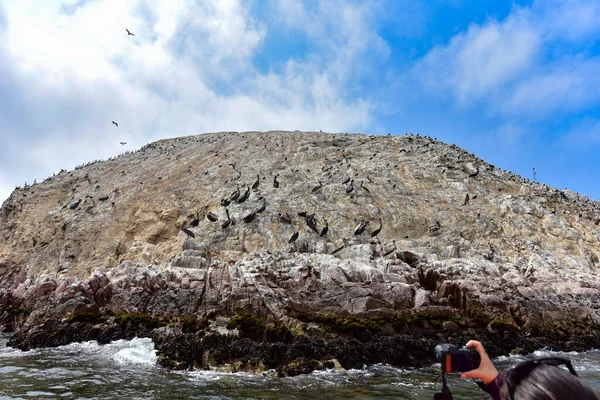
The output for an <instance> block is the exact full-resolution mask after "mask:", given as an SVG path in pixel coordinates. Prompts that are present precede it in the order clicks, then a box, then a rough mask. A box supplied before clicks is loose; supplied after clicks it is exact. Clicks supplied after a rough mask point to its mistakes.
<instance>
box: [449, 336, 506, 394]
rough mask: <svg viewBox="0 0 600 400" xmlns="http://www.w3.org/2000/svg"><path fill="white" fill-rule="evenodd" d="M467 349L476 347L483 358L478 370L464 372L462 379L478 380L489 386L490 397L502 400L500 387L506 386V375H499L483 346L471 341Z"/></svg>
mask: <svg viewBox="0 0 600 400" xmlns="http://www.w3.org/2000/svg"><path fill="white" fill-rule="evenodd" d="M467 347H474V348H475V350H477V353H479V356H480V357H481V363H480V364H479V367H478V368H477V369H473V370H471V371H467V372H463V373H462V374H461V375H460V376H461V378H478V379H481V381H482V382H483V383H485V384H487V385H488V388H489V389H490V396H492V399H494V400H500V387H502V385H503V384H504V375H502V374H499V373H498V370H497V369H496V367H494V364H493V363H492V360H490V357H488V355H487V353H486V352H485V350H484V348H483V345H482V344H481V343H480V342H478V341H477V340H469V342H468V343H467Z"/></svg>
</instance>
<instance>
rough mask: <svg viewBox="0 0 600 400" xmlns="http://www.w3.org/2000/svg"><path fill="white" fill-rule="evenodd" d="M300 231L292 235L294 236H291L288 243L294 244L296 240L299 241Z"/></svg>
mask: <svg viewBox="0 0 600 400" xmlns="http://www.w3.org/2000/svg"><path fill="white" fill-rule="evenodd" d="M298 235H299V233H298V231H295V232H294V233H292V235H291V236H290V238H289V239H288V243H293V242H295V241H296V239H298Z"/></svg>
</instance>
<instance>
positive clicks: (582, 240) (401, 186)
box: [0, 131, 600, 375]
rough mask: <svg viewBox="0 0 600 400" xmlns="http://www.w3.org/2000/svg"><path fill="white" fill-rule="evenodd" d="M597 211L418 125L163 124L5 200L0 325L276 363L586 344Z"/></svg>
mask: <svg viewBox="0 0 600 400" xmlns="http://www.w3.org/2000/svg"><path fill="white" fill-rule="evenodd" d="M256 182H259V184H256ZM274 182H277V184H276V185H275V184H274ZM351 183H354V185H353V190H350V191H349V190H348V187H349V185H350V184H351ZM315 188H317V189H315ZM234 193H237V196H233V194H234ZM467 195H468V196H469V197H468V198H469V201H465V198H466V196H467ZM243 197H245V198H244V199H243V201H240V200H241V199H242V198H243ZM226 210H227V211H228V213H229V216H227V214H226ZM208 213H210V214H208ZM286 213H287V214H289V216H291V223H285V222H284V221H282V220H281V218H280V215H285V214H286ZM207 215H210V219H209V218H206V216H207ZM250 216H251V217H250ZM215 218H217V219H215ZM380 219H381V221H382V226H383V228H382V230H381V232H379V234H377V235H376V237H372V232H373V231H374V230H376V229H377V228H379V226H380V224H379V220H380ZM325 220H326V221H327V222H328V229H327V233H326V234H325V235H323V236H320V232H321V231H322V228H323V227H324V226H325ZM192 221H194V223H193V224H190V222H192ZM225 221H229V223H225ZM366 222H370V224H368V225H367V226H366V228H365V229H364V232H362V233H361V234H359V235H354V232H355V228H356V227H357V226H358V224H359V223H363V224H364V223H366ZM184 223H185V224H184ZM599 223H600V204H599V203H597V202H595V201H593V200H591V199H588V198H586V197H584V196H581V195H578V194H576V193H573V192H570V191H568V190H564V191H563V190H557V189H554V188H551V187H548V186H546V185H542V184H539V183H534V182H530V181H528V180H526V179H522V178H521V177H519V176H517V175H515V174H512V173H510V172H506V171H502V170H500V169H498V168H496V167H494V166H493V165H490V164H489V163H487V162H485V161H483V160H480V159H478V158H477V157H475V156H474V155H472V154H470V153H468V152H466V151H464V150H462V149H460V148H459V147H457V146H455V145H447V144H444V143H441V142H439V141H437V140H435V139H432V138H429V137H421V136H419V135H416V136H415V135H404V136H368V135H359V134H328V133H315V132H279V131H278V132H244V133H237V132H223V133H214V134H202V135H198V136H191V137H181V138H176V139H169V140H161V141H158V142H155V143H151V144H149V145H146V146H144V147H143V148H141V149H140V150H138V151H136V152H130V153H125V154H123V155H120V156H118V157H115V158H113V159H110V160H107V161H101V162H94V163H90V164H87V165H85V166H81V167H78V168H76V169H75V170H73V171H61V173H59V174H58V175H55V176H53V177H50V178H47V179H46V180H45V181H44V182H41V183H37V184H34V185H31V186H27V187H24V188H17V189H16V190H15V191H14V192H13V193H12V194H11V196H10V198H9V199H8V200H6V201H5V202H4V204H3V205H2V208H1V210H0V224H1V225H0V331H15V334H14V335H13V337H12V338H11V344H12V345H14V346H16V347H19V348H22V349H28V348H32V347H39V346H54V345H60V344H66V343H68V342H70V341H77V340H89V339H95V340H99V341H101V342H106V341H110V340H113V339H118V338H122V337H133V336H135V335H142V336H152V337H153V338H154V341H155V344H156V345H157V348H158V350H159V354H160V362H161V364H163V365H166V366H170V367H173V368H188V367H197V368H208V367H218V366H223V365H229V368H231V369H232V370H239V369H244V370H253V371H257V370H261V369H265V368H278V370H279V372H280V373H281V374H283V375H285V374H293V373H302V372H307V371H310V370H312V369H315V368H325V367H328V366H331V365H341V366H342V367H351V366H357V365H362V364H364V363H376V362H389V363H391V364H394V365H406V364H410V363H414V362H417V360H424V359H428V358H430V357H431V356H432V350H433V347H434V346H435V345H436V344H437V343H438V342H440V341H451V342H456V343H458V344H461V345H462V344H464V340H465V339H466V338H469V337H478V338H480V339H481V338H488V339H489V340H490V342H492V343H490V344H489V345H488V344H486V348H490V350H491V352H492V354H494V352H496V353H501V352H507V351H511V350H517V351H519V349H520V351H531V350H533V349H535V348H538V347H541V346H544V345H547V346H552V347H554V348H557V349H563V350H569V349H584V348H589V347H592V346H595V347H598V344H599V342H600V339H598V338H597V335H596V333H597V332H598V329H599V328H600V313H599V311H598V310H599V308H600V297H599V296H598V294H599V288H600V280H599V273H598V267H599V255H600V226H599ZM184 227H185V230H189V231H191V232H192V233H193V237H192V236H191V235H190V234H189V232H188V233H186V232H184V231H183V230H182V228H184ZM294 232H298V238H297V239H296V240H295V241H291V240H290V236H291V235H292V233H294ZM491 248H493V249H494V252H493V255H492V256H490V255H489V254H490V249H491ZM336 249H337V250H338V251H336V252H335V254H331V253H334V251H335V250H336ZM390 349H392V350H393V351H390ZM391 353H393V354H391ZM331 359H335V361H331ZM332 363H333V364H332Z"/></svg>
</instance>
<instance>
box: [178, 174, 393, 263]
mask: <svg viewBox="0 0 600 400" xmlns="http://www.w3.org/2000/svg"><path fill="white" fill-rule="evenodd" d="M278 176H279V175H275V176H274V178H273V188H275V189H277V188H279V181H278V180H277V178H278ZM260 181H261V179H260V175H257V176H256V180H255V181H254V182H253V183H252V185H246V189H245V190H244V192H241V191H240V187H239V186H238V187H237V188H236V190H235V191H234V192H233V193H231V194H230V195H229V196H228V197H225V198H223V199H221V201H220V204H221V206H223V207H225V214H226V215H227V219H226V220H225V221H223V222H222V223H221V229H227V228H228V227H230V226H232V225H235V222H236V221H235V220H234V219H232V218H231V216H230V214H229V209H228V208H226V207H228V206H229V205H230V204H231V203H232V202H236V203H238V204H241V203H244V202H245V201H246V200H248V198H249V197H250V193H251V189H252V191H256V190H258V188H259V185H260ZM351 182H353V181H351ZM344 183H347V182H344ZM322 187H323V184H322V183H321V182H319V185H318V186H315V187H314V188H313V189H312V191H311V192H312V193H316V192H318V191H319V190H320V189H321V188H322ZM365 189H366V187H365ZM353 190H354V187H353V186H352V183H351V186H348V187H347V188H346V193H347V194H350V193H351V192H352V191H353ZM367 190H368V189H367ZM259 200H262V205H261V206H260V207H259V208H257V209H256V210H253V211H251V212H249V213H247V214H246V215H244V216H242V218H241V219H242V221H243V222H244V223H250V222H252V221H254V219H255V217H256V215H257V214H260V213H262V212H263V211H265V210H266V207H267V202H266V200H265V198H264V197H261V198H259ZM297 215H298V217H300V218H302V220H303V221H304V223H305V224H306V226H307V227H308V228H309V229H310V230H311V231H313V232H314V233H315V234H316V235H318V237H320V238H325V237H326V236H327V234H328V232H329V222H328V221H327V220H326V219H325V218H323V222H324V225H323V226H322V227H321V229H319V228H318V226H317V224H318V223H317V218H316V215H315V213H310V214H309V213H308V212H307V211H301V212H298V213H297ZM278 216H279V221H280V222H281V223H284V224H288V225H291V226H293V225H294V222H293V218H292V216H290V214H289V213H288V212H285V213H278ZM205 217H206V219H207V220H208V221H210V222H211V223H215V222H218V221H219V217H218V216H217V215H216V214H214V213H213V212H208V213H206V215H205ZM200 221H201V216H200V214H199V211H197V212H196V216H195V218H193V219H192V221H191V222H190V223H189V226H190V227H197V226H198V225H199V224H200ZM369 224H370V221H365V220H361V221H360V223H359V224H358V225H357V226H356V227H355V228H354V231H353V234H354V236H360V235H362V234H363V233H364V232H365V231H366V229H367V227H368V226H369ZM382 229H383V221H382V220H381V218H379V227H378V228H376V229H375V230H373V231H372V232H371V233H370V235H371V238H373V239H375V238H377V235H379V233H380V232H381V230H382ZM181 230H182V231H183V232H184V233H185V234H186V235H188V236H189V237H190V238H192V239H194V238H195V237H196V235H195V234H194V232H193V231H192V230H191V229H189V228H188V222H187V221H184V222H183V224H182V226H181ZM299 237H300V232H299V230H298V229H295V230H293V232H292V233H291V235H290V236H289V238H288V239H287V242H288V243H289V244H293V243H294V242H296V241H297V240H298V238H299ZM342 242H343V244H342V245H341V246H339V247H337V248H335V249H334V250H333V251H332V252H331V253H330V254H336V253H338V252H339V251H341V250H342V249H344V248H345V247H348V246H349V243H348V240H347V239H346V238H342ZM394 250H396V246H395V241H394V247H393V248H392V249H391V250H387V251H385V252H384V254H383V257H385V256H388V255H389V254H391V253H392V252H393V251H394Z"/></svg>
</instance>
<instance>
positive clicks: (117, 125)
mask: <svg viewBox="0 0 600 400" xmlns="http://www.w3.org/2000/svg"><path fill="white" fill-rule="evenodd" d="M111 122H112V123H113V124H114V125H115V126H116V127H117V128H118V127H119V124H117V123H116V122H115V121H111Z"/></svg>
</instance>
